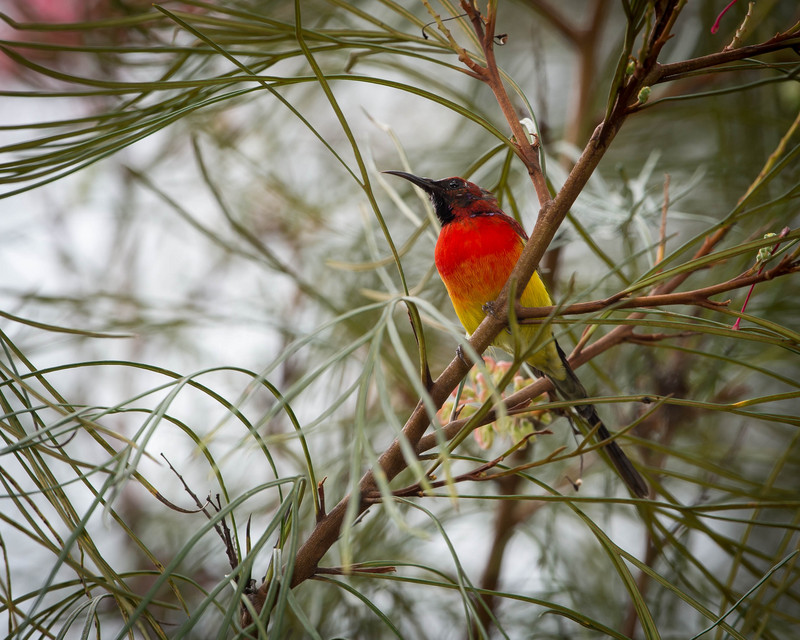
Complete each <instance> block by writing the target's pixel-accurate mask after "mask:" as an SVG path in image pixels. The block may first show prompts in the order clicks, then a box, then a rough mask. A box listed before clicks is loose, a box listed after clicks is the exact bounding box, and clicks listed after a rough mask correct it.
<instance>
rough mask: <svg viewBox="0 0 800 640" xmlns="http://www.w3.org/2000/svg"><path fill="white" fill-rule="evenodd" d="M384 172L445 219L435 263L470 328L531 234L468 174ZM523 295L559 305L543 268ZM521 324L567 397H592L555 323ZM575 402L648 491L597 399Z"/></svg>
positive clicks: (632, 481)
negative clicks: (423, 196) (435, 176)
mask: <svg viewBox="0 0 800 640" xmlns="http://www.w3.org/2000/svg"><path fill="white" fill-rule="evenodd" d="M385 173H391V174H393V175H396V176H400V177H401V178H405V179H406V180H408V181H409V182H412V183H413V184H415V185H417V186H418V187H420V188H421V189H422V190H424V191H425V192H426V193H427V194H428V196H429V197H430V199H431V202H432V203H433V208H434V211H435V212H436V217H437V218H439V222H441V224H442V229H441V231H440V232H439V239H438V240H437V241H436V251H435V261H436V268H437V270H438V271H439V275H440V276H441V278H442V281H443V282H444V285H445V287H447V293H448V294H450V300H451V301H452V303H453V307H454V308H455V311H456V315H457V316H458V319H459V320H460V321H461V324H462V325H464V328H465V329H466V330H467V334H471V333H472V332H473V331H475V329H477V328H478V325H479V324H480V323H481V321H482V320H483V318H484V317H485V315H486V313H485V311H484V305H485V304H486V303H487V302H492V301H493V300H495V299H496V298H497V296H498V295H499V294H500V291H501V290H502V288H503V286H504V285H505V283H506V281H507V280H508V278H509V276H510V275H511V272H512V270H513V269H514V266H515V265H516V264H517V260H518V259H519V256H520V254H521V253H522V249H523V248H524V246H525V242H526V241H527V240H528V236H527V234H526V233H525V231H524V229H523V228H522V227H521V226H520V224H519V223H518V222H517V221H516V220H514V218H512V217H510V216H507V215H506V214H505V213H503V211H502V210H501V209H500V206H499V205H498V204H497V199H496V198H495V197H494V196H493V195H492V194H491V193H489V192H488V191H486V190H485V189H481V188H480V187H479V186H477V185H475V184H473V183H471V182H467V181H466V180H463V179H462V178H445V179H444V180H431V179H430V178H421V177H419V176H415V175H413V174H410V173H405V172H403V171H386V172H385ZM520 302H521V303H522V305H523V306H526V307H546V306H550V305H552V304H553V303H552V301H551V299H550V295H549V294H548V293H547V289H546V288H545V286H544V284H543V283H542V280H541V278H540V277H539V274H538V273H534V274H533V276H532V277H531V279H530V281H529V282H528V285H527V286H526V287H525V290H524V291H523V292H522V296H521V298H520ZM519 329H520V335H521V337H522V339H523V340H524V341H525V343H526V344H524V345H522V346H521V348H523V349H526V348H530V347H534V349H535V350H534V352H533V353H532V354H531V355H529V356H528V357H527V362H528V364H529V365H531V366H532V367H533V368H534V369H536V370H537V372H539V373H541V374H543V375H545V376H546V377H547V378H548V379H549V380H550V382H552V383H553V386H554V387H555V389H556V391H558V393H560V394H561V395H562V396H563V397H564V398H565V399H567V400H582V399H585V398H587V397H588V396H587V394H586V390H585V389H584V388H583V385H582V384H581V382H580V380H578V377H577V376H576V375H575V372H574V371H573V370H572V367H570V366H569V363H568V362H567V358H566V356H565V355H564V352H563V351H562V349H561V347H559V346H558V343H557V342H556V341H555V339H554V338H553V331H552V329H551V328H550V326H549V325H535V324H526V325H520V327H519ZM494 344H495V345H496V346H498V347H501V348H502V349H504V350H505V351H508V352H509V353H514V352H515V345H514V339H513V337H512V335H511V333H510V332H508V331H502V332H500V334H499V335H498V336H497V337H496V338H495V340H494ZM539 345H541V346H540V348H536V346H539ZM575 409H576V410H577V412H578V414H580V416H581V417H582V418H583V419H584V420H585V421H586V423H587V424H588V425H589V426H590V427H591V428H595V427H597V437H598V439H599V440H601V441H605V440H608V442H606V443H605V447H604V448H605V451H606V452H607V454H608V457H609V458H610V459H611V462H612V463H613V464H614V467H615V468H616V469H617V472H618V473H619V475H620V477H621V478H622V479H623V480H624V481H625V484H627V485H628V488H629V489H630V490H631V491H632V492H633V493H634V495H636V496H638V497H640V498H643V497H645V496H647V494H648V488H647V483H645V481H644V479H643V478H642V476H641V475H640V474H639V472H638V471H637V470H636V468H635V467H634V466H633V463H632V462H631V461H630V459H629V458H628V456H626V455H625V453H624V452H623V451H622V449H621V448H620V447H619V445H618V444H617V443H616V442H614V441H613V440H609V439H610V438H611V434H610V433H609V431H608V429H607V428H606V426H605V425H604V424H603V422H602V420H600V417H599V416H598V415H597V411H596V410H595V408H594V406H593V405H591V404H582V405H576V407H575Z"/></svg>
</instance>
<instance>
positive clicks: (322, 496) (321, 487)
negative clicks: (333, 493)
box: [317, 476, 328, 523]
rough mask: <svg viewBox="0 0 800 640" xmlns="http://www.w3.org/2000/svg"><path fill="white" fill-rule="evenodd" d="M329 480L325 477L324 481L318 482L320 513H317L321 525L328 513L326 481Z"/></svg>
mask: <svg viewBox="0 0 800 640" xmlns="http://www.w3.org/2000/svg"><path fill="white" fill-rule="evenodd" d="M327 479H328V476H325V477H324V478H323V479H322V480H320V481H319V482H317V495H318V496H319V513H317V522H318V523H319V521H320V520H322V519H323V518H324V517H325V516H326V515H327V514H328V512H327V511H326V510H325V487H324V484H325V481H326V480H327Z"/></svg>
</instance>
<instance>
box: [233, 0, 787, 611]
mask: <svg viewBox="0 0 800 640" xmlns="http://www.w3.org/2000/svg"><path fill="white" fill-rule="evenodd" d="M493 6H494V5H490V7H493ZM660 6H661V7H663V8H664V11H663V12H662V13H660V14H659V15H658V16H657V19H656V22H655V24H654V26H653V29H652V30H651V32H650V34H649V35H648V36H646V38H649V39H648V41H647V46H646V48H645V49H644V50H645V51H647V56H646V59H644V60H643V61H640V63H639V64H638V65H637V69H636V71H635V72H634V74H633V75H632V76H631V77H630V78H628V79H627V80H626V82H625V84H624V86H622V87H621V89H620V91H618V94H617V96H616V99H615V102H614V105H613V106H612V108H611V110H610V112H609V115H608V117H607V119H606V120H605V121H604V122H602V123H601V124H600V125H599V126H598V127H597V128H596V129H595V131H594V133H593V135H592V136H591V138H590V140H589V142H588V143H587V145H586V147H585V149H584V150H583V153H582V154H581V156H580V158H579V159H578V161H577V163H576V164H575V166H574V167H573V169H572V171H571V172H570V174H569V176H568V177H567V180H566V181H565V183H564V186H563V187H562V189H561V190H560V191H559V193H558V194H557V195H556V197H555V199H553V200H551V199H550V195H549V191H548V190H547V188H546V184H545V183H544V176H543V175H542V174H541V168H540V166H539V163H538V144H536V143H534V144H531V143H530V142H529V140H528V138H527V134H526V132H525V131H524V130H523V128H522V125H521V124H520V123H519V119H518V117H517V114H516V113H515V112H514V109H513V106H512V105H511V102H510V100H509V98H508V95H507V93H506V91H505V87H504V86H503V83H502V79H501V76H500V73H499V71H498V69H497V66H496V62H495V59H494V52H493V36H494V26H495V20H496V15H495V14H494V12H493V11H492V13H490V15H489V16H488V18H487V20H486V21H485V22H483V19H482V18H481V16H480V14H479V13H478V12H477V9H475V7H474V6H473V5H472V4H471V3H469V2H466V1H462V7H463V8H464V9H465V11H466V12H467V15H468V17H469V18H470V20H471V22H472V24H473V28H474V29H475V31H476V34H477V35H478V37H479V38H480V42H481V43H482V47H483V49H484V53H485V55H486V66H485V67H482V66H481V65H478V64H477V63H476V62H475V61H474V60H472V59H471V58H470V57H469V55H467V54H466V53H464V54H463V56H462V53H461V51H459V59H461V61H462V62H463V63H464V64H465V66H466V67H467V68H468V70H469V71H468V72H469V73H470V75H473V77H475V76H477V77H479V78H480V79H481V80H483V81H484V82H486V83H487V85H488V86H489V87H490V88H491V89H492V91H493V93H494V94H495V97H496V99H497V100H498V104H499V105H500V107H501V109H502V111H503V114H504V116H505V117H506V120H507V121H508V125H509V128H510V129H511V131H512V134H513V136H514V143H515V149H516V150H517V154H518V155H519V156H520V158H521V159H522V160H523V162H524V163H525V165H526V167H527V169H528V172H529V174H530V175H531V179H532V182H533V184H534V188H535V189H536V192H537V195H538V196H539V201H540V204H541V210H540V212H539V216H538V218H537V221H536V224H535V226H534V228H533V231H532V233H531V239H530V240H529V242H528V243H527V245H526V247H525V250H524V251H523V253H522V256H521V258H520V260H519V262H518V264H517V266H516V267H515V269H514V271H513V273H512V275H511V277H510V278H509V282H508V283H507V284H506V287H505V288H504V290H503V293H501V295H500V296H499V297H498V299H497V300H496V301H495V305H494V308H495V309H496V310H497V314H489V315H487V317H486V319H485V320H484V321H483V322H482V323H481V325H480V326H479V327H478V329H477V330H476V331H475V332H474V333H473V334H472V337H471V339H470V344H471V346H472V348H473V349H475V351H476V352H477V353H482V352H483V351H484V350H485V349H486V348H487V347H488V346H489V345H490V344H491V342H492V341H493V339H494V338H495V336H496V335H497V334H498V333H499V332H500V331H501V330H502V329H503V328H505V327H506V325H507V321H506V314H507V309H506V303H507V300H508V292H509V290H510V286H511V283H512V282H516V283H518V284H520V285H523V284H524V283H527V282H528V280H529V279H530V277H531V276H532V274H533V272H534V271H535V269H536V267H537V265H538V264H539V261H540V260H541V258H542V256H543V255H544V252H545V250H546V249H547V247H548V246H549V244H550V242H551V241H552V239H553V237H554V236H555V233H556V231H557V230H558V228H559V227H560V225H561V224H562V222H563V221H564V218H565V217H566V214H567V212H568V211H569V209H570V207H571V206H572V204H573V203H574V202H575V199H576V198H577V197H578V195H579V194H580V192H581V191H582V190H583V188H584V187H585V185H586V183H587V181H588V180H589V177H590V176H591V175H592V173H593V172H594V170H595V168H596V167H597V165H598V164H599V162H600V160H601V158H602V157H603V155H604V154H605V151H606V150H607V148H608V146H609V145H610V143H611V142H612V140H613V139H614V137H615V136H616V134H617V132H618V131H619V130H620V128H621V126H622V124H623V122H624V121H625V119H626V118H627V116H628V115H629V109H628V108H629V106H630V105H631V104H634V103H635V99H636V96H637V94H638V91H639V90H640V89H641V87H642V86H644V85H645V80H646V79H650V78H655V79H657V80H659V81H664V80H665V79H669V78H670V77H672V76H671V75H670V74H675V73H683V72H685V71H686V70H687V69H686V68H685V67H676V66H673V65H664V66H661V67H659V66H658V64H657V62H656V59H657V57H658V54H659V53H660V50H661V48H662V47H663V45H664V43H665V42H666V41H667V39H668V38H669V36H670V30H671V26H672V24H673V23H674V20H675V18H676V17H677V15H678V13H679V12H680V8H681V7H682V5H681V4H680V3H677V2H675V1H674V0H673V1H670V0H667V2H665V3H663V4H661V5H660ZM776 46H777V45H776ZM782 46H788V45H782ZM767 49H768V47H765V46H764V45H762V49H760V50H759V52H762V53H763V52H765V51H766V50H767ZM456 50H458V48H457V49H456ZM462 51H463V50H462ZM738 53H741V50H736V51H733V52H727V53H725V54H720V55H723V56H733V57H732V58H730V59H737V58H736V55H737V54H738ZM743 55H754V53H752V52H749V51H748V53H746V54H743ZM727 59H728V58H724V60H723V59H722V58H720V59H717V58H713V60H715V61H716V60H721V61H727ZM714 63H715V64H720V63H721V62H714ZM703 66H708V60H707V61H706V62H705V63H704V64H702V65H701V66H700V67H698V68H702V67H703ZM649 84H652V80H651V82H650V83H649ZM723 236H724V231H720V232H718V236H717V238H715V239H712V240H709V241H707V243H706V244H705V245H704V247H702V248H701V251H703V250H704V249H705V248H706V247H708V250H709V251H710V248H711V247H713V246H714V244H715V243H716V241H718V240H719V239H721V237H723ZM685 277H688V275H684V274H681V276H676V277H675V278H673V279H671V280H670V281H668V282H666V283H663V284H662V285H660V286H659V287H657V288H656V290H655V291H654V292H653V293H654V294H665V293H671V292H672V291H674V289H675V288H676V287H677V286H678V285H679V284H680V282H682V281H683V280H684V279H685ZM742 286H743V285H742ZM523 288H524V287H523V286H519V287H518V289H517V290H518V291H521V290H522V289H523ZM638 304H639V305H641V302H639V303H638ZM641 315H642V314H641V313H634V314H631V316H630V318H636V317H641ZM633 330H634V325H624V326H620V327H617V328H615V329H614V330H612V331H610V332H609V333H608V334H606V335H605V336H604V337H602V338H600V339H599V340H597V341H596V342H594V343H593V344H591V345H589V346H588V347H586V348H585V349H583V350H582V351H581V352H580V353H578V354H574V355H573V357H572V358H571V360H570V361H571V364H572V365H573V367H578V366H580V365H581V364H583V363H584V362H586V361H588V360H589V359H591V358H593V357H594V356H596V355H597V354H598V353H601V352H602V351H605V350H606V349H608V348H610V347H611V346H613V345H616V344H619V343H620V342H623V341H625V340H627V339H628V338H630V337H631V336H632V335H633ZM469 368H470V365H469V364H467V363H466V362H465V361H464V360H462V359H461V358H460V357H456V358H454V359H453V361H452V362H451V363H450V364H449V365H448V366H447V368H446V369H445V370H444V371H443V372H442V374H441V375H440V376H439V377H438V378H437V379H436V380H435V381H434V382H433V384H432V385H431V387H430V390H429V399H428V401H429V404H430V405H432V406H435V407H437V408H438V407H441V405H442V404H443V403H444V402H445V400H446V399H447V398H448V397H449V395H450V393H451V392H452V391H453V389H455V387H456V385H457V384H458V383H459V382H460V380H461V379H462V378H463V377H464V376H465V375H466V373H467V372H468V370H469ZM548 385H549V382H547V381H546V380H540V381H537V382H536V383H534V384H532V385H530V386H529V387H527V388H526V389H525V390H523V391H524V392H525V393H523V392H522V391H521V392H519V393H517V394H514V395H513V396H512V397H510V398H509V399H508V402H509V404H510V405H511V406H515V405H519V404H521V403H524V402H526V401H529V400H530V399H531V398H533V397H535V396H536V395H539V394H540V393H541V392H542V391H544V390H545V388H546V387H547V386H548ZM526 394H530V395H526ZM429 423H430V418H429V416H428V411H427V409H426V406H425V404H423V402H422V401H420V402H419V403H418V404H417V406H416V407H415V409H414V410H413V412H412V413H411V415H410V416H409V418H408V420H407V422H406V424H405V425H404V427H403V431H402V435H401V436H400V437H402V438H403V439H404V440H405V441H406V442H407V443H408V444H409V445H410V446H411V448H412V449H413V450H417V451H419V450H421V448H422V447H423V446H426V445H427V443H428V441H429V440H428V439H427V438H423V434H424V433H425V431H426V429H427V428H428V425H429ZM451 424H453V423H451ZM448 426H450V425H448ZM428 438H430V442H431V446H433V443H435V437H434V436H428ZM407 466H408V463H407V461H406V460H405V458H404V455H403V452H402V449H401V447H400V440H399V438H398V439H395V441H394V442H392V444H391V445H390V446H389V447H388V448H387V449H386V451H384V453H383V454H382V455H381V456H380V458H379V460H378V463H377V468H379V469H380V471H381V473H382V474H383V476H384V477H385V479H386V481H387V482H391V481H392V480H393V479H394V478H395V477H396V476H397V475H398V474H399V473H400V472H401V471H403V470H404V469H406V468H407ZM374 474H375V471H374V470H373V469H370V470H368V471H367V472H366V473H365V474H364V476H363V477H362V478H361V480H360V482H359V488H358V490H357V492H356V493H355V494H353V495H348V496H345V497H344V498H343V499H342V500H341V501H340V502H339V504H337V505H336V506H335V507H334V508H333V509H332V510H331V511H330V512H329V513H327V514H324V515H323V516H322V517H321V519H320V521H319V522H318V523H317V525H316V526H315V528H314V529H313V530H312V531H311V533H310V534H309V537H308V539H307V540H306V541H305V543H304V544H303V545H302V546H301V547H300V549H299V550H298V552H297V554H296V557H295V566H294V573H293V575H292V579H291V586H292V587H294V586H297V585H298V584H300V583H301V582H303V581H305V580H307V579H309V578H311V577H313V576H314V575H315V574H316V573H317V572H318V571H319V567H318V564H319V561H320V560H321V559H322V557H323V556H324V555H325V553H326V552H327V551H328V549H329V548H330V547H331V546H332V545H333V544H334V543H335V542H336V540H337V539H338V537H339V534H340V530H341V526H342V524H343V522H344V518H345V514H346V513H347V512H348V510H349V505H350V502H351V501H352V500H354V501H356V505H355V510H354V511H355V513H356V514H362V513H363V512H364V511H366V509H367V508H368V507H369V506H370V501H369V500H368V499H367V496H369V495H372V494H373V492H375V491H377V482H376V480H375V475H374ZM268 588H269V585H268V584H267V583H264V584H262V585H260V587H259V588H258V590H257V591H256V592H255V593H254V594H252V595H251V598H252V601H253V605H254V606H255V610H256V611H260V609H261V607H262V606H263V602H264V599H265V596H266V593H267V591H268ZM248 617H249V616H245V617H244V622H245V623H246V622H247V620H248Z"/></svg>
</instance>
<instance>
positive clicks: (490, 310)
mask: <svg viewBox="0 0 800 640" xmlns="http://www.w3.org/2000/svg"><path fill="white" fill-rule="evenodd" d="M481 309H483V312H484V313H485V314H486V315H487V316H492V317H494V316H495V315H497V314H496V312H495V309H494V301H491V300H490V301H489V302H485V303H484V304H483V306H482V307H481Z"/></svg>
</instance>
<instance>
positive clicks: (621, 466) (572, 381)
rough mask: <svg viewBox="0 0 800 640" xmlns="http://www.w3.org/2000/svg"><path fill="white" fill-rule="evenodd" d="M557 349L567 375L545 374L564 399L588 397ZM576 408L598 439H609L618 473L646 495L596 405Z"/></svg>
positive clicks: (644, 486) (644, 485) (638, 493)
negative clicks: (594, 431)
mask: <svg viewBox="0 0 800 640" xmlns="http://www.w3.org/2000/svg"><path fill="white" fill-rule="evenodd" d="M556 349H558V355H559V357H560V358H561V362H562V364H563V365H564V371H565V375H564V377H563V378H559V377H556V376H555V375H553V374H550V373H547V372H545V375H546V376H547V378H548V379H549V380H550V382H552V383H553V386H554V387H555V388H556V391H558V393H559V394H560V395H561V396H562V397H563V398H564V399H566V400H582V399H584V398H586V397H588V396H587V394H586V389H584V388H583V385H582V384H581V381H580V380H578V376H577V375H575V372H574V371H573V370H572V367H570V366H569V362H567V356H566V355H565V354H564V351H563V350H562V349H561V347H560V346H559V345H558V343H556ZM575 410H576V411H577V412H578V413H579V414H580V416H581V418H583V419H584V420H585V421H586V423H587V424H588V425H589V426H590V427H591V428H592V429H594V428H595V427H597V439H598V440H600V441H603V440H608V442H606V444H605V446H604V449H605V452H606V453H607V454H608V457H609V458H610V460H611V463H612V464H613V465H614V467H615V468H616V470H617V473H619V475H620V477H621V478H622V479H623V480H624V481H625V484H626V485H628V488H630V490H631V491H632V492H633V493H634V494H635V495H636V496H638V497H639V498H644V497H646V496H647V494H648V493H649V489H648V487H647V483H646V482H645V481H644V478H642V476H641V474H640V473H639V472H638V471H637V470H636V468H635V467H634V466H633V463H632V462H631V460H630V458H628V456H626V455H625V452H624V451H623V450H622V449H621V448H620V446H619V445H618V444H617V443H616V442H614V441H613V440H609V439H610V438H611V434H610V433H609V431H608V429H606V426H605V425H604V424H603V421H602V420H600V416H598V415H597V410H596V409H595V408H594V405H591V404H579V405H575Z"/></svg>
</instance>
